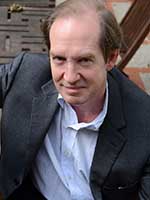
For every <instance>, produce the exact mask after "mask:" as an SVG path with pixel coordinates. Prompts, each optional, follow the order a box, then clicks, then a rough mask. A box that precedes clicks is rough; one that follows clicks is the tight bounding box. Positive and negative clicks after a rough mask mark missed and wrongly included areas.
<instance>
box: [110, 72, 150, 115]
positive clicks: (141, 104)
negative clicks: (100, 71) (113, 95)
mask: <svg viewBox="0 0 150 200" xmlns="http://www.w3.org/2000/svg"><path fill="white" fill-rule="evenodd" d="M108 80H109V83H110V84H113V85H115V86H110V89H111V90H113V88H114V87H116V88H117V91H118V93H119V96H120V97H121V102H122V106H123V108H124V111H125V112H127V113H128V112H130V114H131V112H132V114H131V115H134V114H135V111H136V113H137V116H138V115H139V116H140V115H141V114H143V115H148V116H149V117H150V96H149V95H148V94H147V93H146V92H145V91H144V90H142V89H141V88H139V87H138V86H137V85H136V84H135V83H134V82H133V81H131V80H130V79H129V78H128V77H127V75H126V74H124V73H123V72H121V71H119V70H118V69H116V68H114V69H113V70H111V71H110V72H109V75H108ZM111 92H113V91H111ZM116 101H117V100H116ZM144 113H145V114H144ZM146 113H147V114H146ZM137 116H136V117H137Z"/></svg>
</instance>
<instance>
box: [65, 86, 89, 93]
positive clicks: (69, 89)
mask: <svg viewBox="0 0 150 200" xmlns="http://www.w3.org/2000/svg"><path fill="white" fill-rule="evenodd" d="M63 87H64V89H65V90H66V91H67V93H69V94H76V93H79V92H80V91H81V90H82V89H84V88H85V87H83V86H65V85H63Z"/></svg>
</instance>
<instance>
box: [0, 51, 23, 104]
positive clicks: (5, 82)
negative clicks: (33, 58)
mask: <svg viewBox="0 0 150 200" xmlns="http://www.w3.org/2000/svg"><path fill="white" fill-rule="evenodd" d="M24 54H25V53H21V54H19V55H18V56H17V57H16V58H15V59H14V60H13V61H12V62H11V63H9V64H1V65H0V108H2V107H3V104H4V101H5V97H6V95H7V93H8V92H9V90H10V88H11V85H12V83H13V80H14V78H15V75H16V73H17V71H18V69H19V67H20V65H21V63H22V61H23V57H24Z"/></svg>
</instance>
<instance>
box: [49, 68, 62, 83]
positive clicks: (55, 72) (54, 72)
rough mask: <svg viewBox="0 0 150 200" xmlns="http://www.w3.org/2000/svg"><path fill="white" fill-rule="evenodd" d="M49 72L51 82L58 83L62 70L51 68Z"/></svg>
mask: <svg viewBox="0 0 150 200" xmlns="http://www.w3.org/2000/svg"><path fill="white" fill-rule="evenodd" d="M51 71H52V77H53V80H54V81H55V82H58V81H59V80H60V79H61V78H62V77H63V72H62V70H60V69H58V68H56V67H53V66H52V68H51Z"/></svg>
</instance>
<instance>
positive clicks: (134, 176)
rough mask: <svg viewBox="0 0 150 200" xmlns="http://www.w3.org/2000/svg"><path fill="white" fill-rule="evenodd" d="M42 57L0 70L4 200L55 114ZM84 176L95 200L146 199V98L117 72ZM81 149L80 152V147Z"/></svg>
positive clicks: (23, 57) (149, 113)
mask: <svg viewBox="0 0 150 200" xmlns="http://www.w3.org/2000/svg"><path fill="white" fill-rule="evenodd" d="M48 63H49V61H48V57H47V56H46V55H42V54H35V55H34V54H25V53H22V54H20V55H19V56H18V57H17V58H16V59H15V60H14V61H13V62H12V63H11V64H8V65H1V66H0V105H1V107H2V109H3V110H2V120H1V145H2V146H1V147H2V148H1V158H0V191H1V192H2V193H3V194H4V196H5V197H7V196H9V195H10V194H11V193H12V192H13V191H14V190H15V189H16V188H17V187H19V186H20V185H21V183H22V181H23V179H24V178H25V177H26V176H27V174H28V172H29V171H30V168H31V165H32V162H33V161H34V159H35V156H36V154H37V152H38V150H39V148H40V146H41V144H42V142H43V139H44V137H45V134H46V132H47V130H48V129H49V126H50V124H51V123H52V119H53V116H54V114H55V112H57V108H58V104H57V95H58V94H57V91H56V89H55V87H54V85H53V82H52V80H51V74H50V67H49V64H48ZM108 82H109V103H108V113H107V116H106V118H105V120H104V122H103V124H102V126H101V127H100V130H99V136H98V141H97V144H96V149H95V154H94V158H93V162H92V167H91V173H90V187H91V190H92V193H93V196H94V198H95V199H96V200H100V199H101V194H102V196H103V200H150V97H149V96H148V95H146V94H145V93H144V92H142V91H141V90H140V89H138V88H137V87H136V86H135V85H134V84H133V83H132V82H131V81H129V80H128V78H127V77H125V76H124V75H123V74H122V73H120V72H119V71H118V70H117V69H115V68H114V69H113V70H112V71H111V72H109V73H108ZM85 148H86V147H85Z"/></svg>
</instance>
